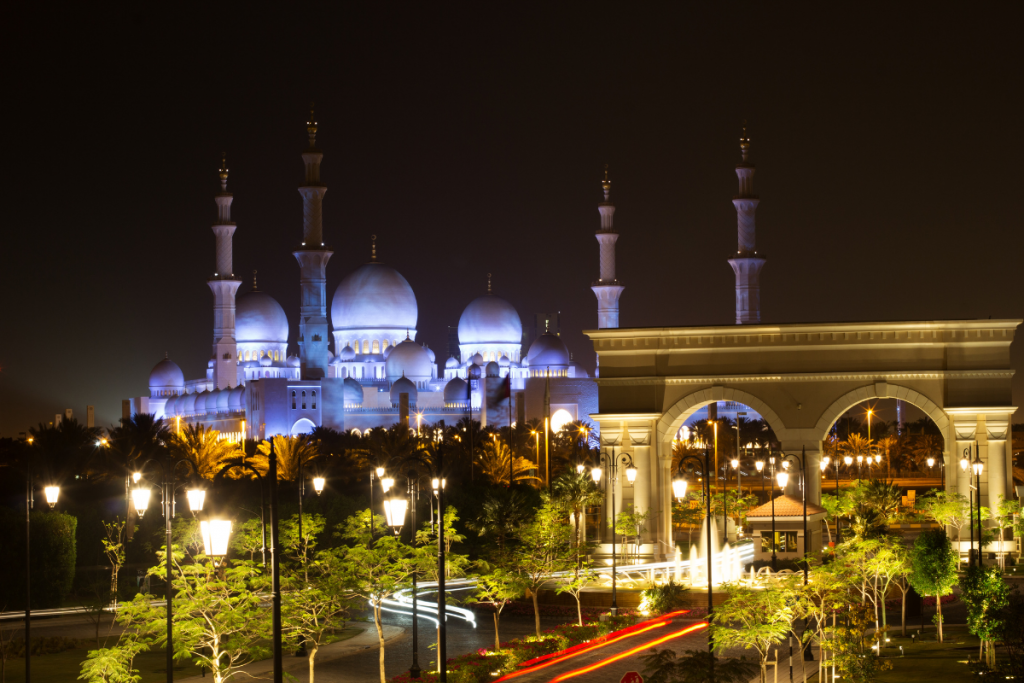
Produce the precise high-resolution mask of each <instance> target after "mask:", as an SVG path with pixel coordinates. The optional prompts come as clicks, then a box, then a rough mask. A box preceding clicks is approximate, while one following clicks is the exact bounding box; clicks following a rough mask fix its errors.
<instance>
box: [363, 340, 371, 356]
mask: <svg viewBox="0 0 1024 683" xmlns="http://www.w3.org/2000/svg"><path fill="white" fill-rule="evenodd" d="M369 352H370V340H369V339H364V340H363V353H369Z"/></svg>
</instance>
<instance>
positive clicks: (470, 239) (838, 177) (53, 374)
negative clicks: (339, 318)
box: [0, 3, 1024, 436]
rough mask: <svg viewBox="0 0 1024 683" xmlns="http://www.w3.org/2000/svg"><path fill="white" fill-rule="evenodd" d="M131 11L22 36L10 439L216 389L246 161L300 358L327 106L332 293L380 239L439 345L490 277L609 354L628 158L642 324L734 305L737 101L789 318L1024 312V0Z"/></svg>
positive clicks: (18, 24)
mask: <svg viewBox="0 0 1024 683" xmlns="http://www.w3.org/2000/svg"><path fill="white" fill-rule="evenodd" d="M36 7H44V6H40V5H38V3H37V4H36ZM125 7H129V6H128V5H126V6H125ZM130 7H131V9H129V10H127V11H125V12H107V11H105V10H102V9H97V6H96V5H89V6H88V11H87V12H83V13H82V14H80V15H77V16H72V15H67V14H61V11H62V10H61V9H60V8H59V7H58V6H49V5H47V6H45V8H46V9H45V11H46V14H45V15H44V14H36V15H32V16H30V15H27V14H24V15H21V16H20V17H18V16H15V17H8V19H7V21H5V24H6V31H5V34H6V35H5V37H4V40H3V41H0V42H2V43H3V45H4V47H3V50H4V52H5V55H4V65H5V66H4V81H5V88H4V90H5V94H6V97H5V100H6V102H5V107H4V110H5V119H6V120H7V122H8V123H7V124H6V126H5V131H4V132H5V135H4V140H3V165H4V171H5V172H4V176H5V180H4V183H3V188H4V193H3V194H4V200H3V203H2V206H3V212H4V213H3V218H4V220H3V223H4V225H3V230H2V231H0V235H2V253H3V267H2V268H0V287H2V290H0V291H2V292H3V296H2V299H0V329H2V330H3V333H2V334H0V367H2V370H0V435H5V436H9V435H13V434H16V433H17V432H18V431H22V430H25V429H26V428H27V427H28V426H30V425H32V424H34V423H36V422H38V421H41V420H52V419H53V414H54V413H56V412H58V411H60V410H62V409H64V408H66V407H71V408H73V409H74V410H75V413H76V415H82V414H83V413H84V411H85V406H86V405H87V404H94V405H96V407H97V413H98V418H99V422H100V424H104V425H106V424H109V423H111V422H113V421H115V420H116V419H117V418H118V417H119V414H120V399H121V398H124V397H129V396H137V395H140V394H143V393H145V392H146V391H147V387H146V380H147V378H148V374H149V370H150V368H151V367H152V366H153V365H154V364H155V363H156V362H157V361H158V360H159V359H161V358H162V357H163V354H164V352H165V351H167V352H169V353H170V356H171V358H173V359H174V360H175V361H176V362H178V363H179V364H180V365H181V366H182V369H183V370H184V371H185V374H186V377H197V376H200V375H201V374H202V373H203V371H204V368H205V362H206V359H207V358H209V354H210V343H211V339H212V329H211V328H212V296H211V294H210V291H209V289H208V287H207V285H206V277H207V276H208V275H209V274H210V273H211V272H212V270H213V266H214V251H213V246H214V238H213V234H212V232H211V231H210V225H211V223H212V222H213V219H214V217H215V207H214V203H213V196H214V194H215V192H216V191H217V189H218V188H217V181H216V168H217V165H218V163H219V160H220V156H219V155H220V152H221V151H222V150H223V151H226V152H227V153H228V165H229V166H230V168H231V180H230V190H231V191H233V192H234V195H235V203H234V217H235V220H236V221H237V224H238V230H237V232H236V234H235V240H234V245H235V272H236V273H238V274H243V273H249V272H250V271H252V269H254V268H256V269H258V270H259V273H260V275H259V280H260V287H261V289H264V290H265V291H268V292H269V293H271V294H272V295H273V296H275V297H276V298H277V299H278V300H279V301H280V302H281V304H282V305H283V306H284V307H285V310H286V311H287V312H288V314H289V317H290V319H291V325H292V332H291V336H292V342H293V348H292V350H293V352H294V340H295V336H296V331H297V327H298V323H297V315H298V293H299V289H298V266H297V264H296V262H295V259H294V258H293V257H292V255H291V251H292V250H293V248H294V247H295V246H296V244H297V242H299V240H300V237H301V225H302V216H301V201H300V197H299V194H298V192H297V191H296V188H297V186H298V185H299V184H300V183H301V182H302V163H301V159H300V153H301V152H302V150H303V149H304V147H305V144H306V140H305V131H304V126H305V120H306V117H307V113H308V112H307V109H308V103H309V101H310V100H315V101H316V103H317V104H316V111H317V119H318V120H319V123H320V135H319V136H318V143H319V146H320V147H321V149H322V150H323V151H324V153H325V157H324V163H323V180H324V183H325V184H326V185H327V186H328V188H329V191H328V193H327V195H326V199H325V202H324V215H325V221H324V233H325V237H326V240H327V242H328V243H329V244H331V245H333V247H334V249H335V254H334V257H333V258H332V259H331V261H330V263H329V265H328V294H329V296H333V292H334V288H335V287H336V286H337V284H338V282H339V281H340V280H341V278H342V277H343V276H344V275H345V274H346V273H348V272H350V271H351V270H352V269H353V268H355V267H357V266H358V265H359V264H362V263H364V262H365V261H366V260H367V259H368V256H369V242H370V235H371V234H376V235H377V236H378V247H379V254H380V256H381V258H382V260H384V261H385V262H387V263H389V264H391V265H393V266H394V267H396V268H397V269H398V270H399V271H400V272H402V273H403V274H404V275H405V277H406V278H407V279H408V280H409V282H410V283H411V284H412V286H413V288H414V290H415V292H416V295H417V298H418V300H419V312H420V322H419V330H420V339H422V340H426V341H427V342H428V343H430V345H431V346H432V347H433V348H435V349H438V350H442V349H444V348H445V342H446V335H445V330H446V326H447V325H455V324H457V322H458V319H459V315H460V313H461V311H462V309H463V307H465V305H466V304H467V303H468V302H469V301H470V300H471V299H473V298H474V297H475V296H477V295H479V294H481V293H483V292H484V291H485V287H486V273H488V272H492V273H494V283H495V290H496V292H497V293H498V294H500V295H502V296H504V297H505V298H507V299H508V300H509V301H511V302H512V303H513V304H514V305H515V306H516V308H517V309H518V310H519V312H520V315H521V317H522V318H523V320H524V323H526V324H530V321H531V320H532V316H533V314H534V313H535V312H540V311H549V310H560V311H561V312H562V329H563V332H564V335H563V336H564V338H565V339H566V342H567V343H568V345H569V347H570V350H571V351H573V352H574V353H575V354H576V357H577V358H578V359H581V360H583V361H584V363H585V364H587V365H589V366H592V364H593V352H592V351H590V350H588V344H587V342H586V340H585V338H584V336H583V335H582V333H581V330H583V329H588V328H592V327H594V326H596V319H597V315H596V303H595V299H594V295H593V294H592V292H591V291H590V289H589V285H590V283H591V281H592V280H594V279H596V277H597V272H598V263H597V243H596V240H595V239H594V237H593V233H594V230H595V229H596V228H597V227H598V224H599V221H598V213H597V203H598V202H599V201H600V186H599V178H600V175H601V169H602V168H603V165H604V164H605V163H609V164H610V165H611V174H612V180H613V191H612V196H613V201H614V203H615V204H616V206H617V212H616V227H617V228H618V229H619V231H620V232H621V237H620V239H619V248H618V259H619V277H620V278H621V279H622V280H623V281H624V283H625V285H626V290H625V293H624V295H623V297H622V301H621V305H622V315H621V322H622V325H623V326H624V327H640V326H649V325H662V324H673V325H708V324H729V323H731V322H732V320H733V308H734V299H733V274H732V271H731V269H730V268H729V266H728V264H727V263H726V259H727V258H728V257H729V255H730V253H731V252H732V251H733V250H734V249H735V246H736V217H735V211H734V209H733V206H732V204H731V202H730V200H731V198H732V196H733V195H734V194H735V192H736V186H737V183H736V178H735V174H734V166H735V164H736V162H737V161H738V148H737V138H738V137H739V132H740V123H741V121H742V120H744V119H747V120H749V130H750V136H751V138H752V139H753V154H752V159H753V161H754V162H755V163H756V164H757V168H758V172H757V176H756V179H755V188H756V191H757V192H758V193H759V194H760V196H761V205H760V208H759V209H758V213H757V226H758V232H757V237H758V248H759V250H760V251H761V252H762V253H763V254H764V255H765V256H766V257H767V259H768V263H767V265H766V267H765V269H764V272H763V276H762V302H763V311H764V316H763V319H764V321H765V322H780V323H781V322H805V321H829V320H839V321H858V320H879V319H882V320H886V319H920V320H930V319H946V318H985V317H988V316H990V315H991V316H993V317H996V318H1016V317H1019V316H1021V315H1022V314H1024V304H1022V297H1021V295H1022V293H1024V291H1022V290H1024V283H1022V281H1021V278H1020V275H1019V274H1018V273H1017V268H1016V267H1015V266H1016V265H1017V263H1018V262H1019V258H1020V257H1019V253H1020V240H1021V237H1020V234H1021V229H1022V225H1021V218H1020V216H1021V201H1020V200H1021V194H1022V188H1024V164H1022V163H1021V161H1020V159H1019V157H1020V153H1019V148H1020V146H1021V143H1020V140H1019V138H1020V135H1021V124H1020V119H1021V112H1022V109H1024V107H1022V104H1024V95H1022V87H1021V86H1022V83H1021V70H1022V66H1021V65H1022V64H1024V55H1022V49H1021V40H1020V36H1019V27H1020V26H1021V25H1022V19H1024V17H1022V14H1024V10H1022V5H1021V4H1020V3H996V4H992V5H984V4H982V5H979V4H973V5H972V4H956V5H954V4H952V3H946V4H945V5H941V4H937V3H929V4H917V5H915V4H913V3H887V4H881V3H879V4H870V3H857V4H849V5H847V6H845V9H844V8H843V7H840V6H836V5H829V6H828V9H826V5H823V4H821V3H816V4H806V5H798V4H792V3H781V4H780V3H758V4H753V3H701V4H698V3H620V4H619V5H618V6H617V7H616V6H612V5H604V4H600V3H586V4H572V3H543V4H530V3H480V4H468V3H467V4H458V5H452V4H444V5H442V4H441V3H432V4H427V3H420V4H417V5H415V7H414V6H413V5H412V4H411V3H402V4H399V3H363V4H358V3H344V4H342V3H338V4H336V5H332V6H327V5H316V4H312V3H303V4H290V5H279V7H280V8H281V10H280V11H278V12H268V11H263V10H260V9H258V8H257V6H256V5H249V6H244V7H237V8H233V9H227V8H226V5H221V4H219V3H218V4H217V5H213V4H209V3H207V4H206V5H203V6H202V7H203V9H202V11H198V10H197V9H195V7H198V6H190V7H192V9H191V10H189V12H190V13H189V14H184V13H181V14H179V13H175V12H176V10H174V9H171V7H172V6H170V5H167V6H160V8H159V9H150V8H147V6H143V5H140V4H136V5H132V6H130ZM152 7H153V8H156V7H157V5H152ZM182 7H183V8H184V7H186V6H184V5H183V6H182ZM214 7H217V8H225V9H217V10H214V9H213V8H214ZM944 7H945V8H949V9H944ZM339 8H343V9H339ZM182 11H184V10H182ZM246 279H248V278H246ZM247 286H248V285H246V287H247ZM243 291H244V289H243ZM1022 346H1024V344H1022V343H1021V342H1017V344H1016V349H1015V351H1014V358H1015V365H1016V367H1018V368H1020V367H1021V365H1024V352H1022V351H1021V347H1022ZM438 355H439V356H441V357H442V358H440V359H441V360H443V353H439V354H438ZM1021 377H1022V379H1024V375H1022V376H1021ZM1017 387H1018V390H1021V389H1024V385H1021V384H1020V383H1019V381H1018V382H1017ZM1017 396H1018V397H1019V396H1020V393H1019V391H1018V392H1017ZM1018 400H1020V399H1019V398H1018Z"/></svg>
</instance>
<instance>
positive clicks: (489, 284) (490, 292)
mask: <svg viewBox="0 0 1024 683" xmlns="http://www.w3.org/2000/svg"><path fill="white" fill-rule="evenodd" d="M487 293H488V294H494V292H493V291H492V290H491V274H490V273H487Z"/></svg>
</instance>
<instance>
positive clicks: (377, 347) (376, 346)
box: [373, 339, 380, 353]
mask: <svg viewBox="0 0 1024 683" xmlns="http://www.w3.org/2000/svg"><path fill="white" fill-rule="evenodd" d="M373 352H374V353H380V341H378V340H376V339H374V340H373Z"/></svg>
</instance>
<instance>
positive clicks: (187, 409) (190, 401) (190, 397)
mask: <svg viewBox="0 0 1024 683" xmlns="http://www.w3.org/2000/svg"><path fill="white" fill-rule="evenodd" d="M195 412H196V394H195V393H194V392H193V393H191V394H185V398H184V399H183V400H182V402H181V407H180V408H178V414H179V415H193V414H195Z"/></svg>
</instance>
